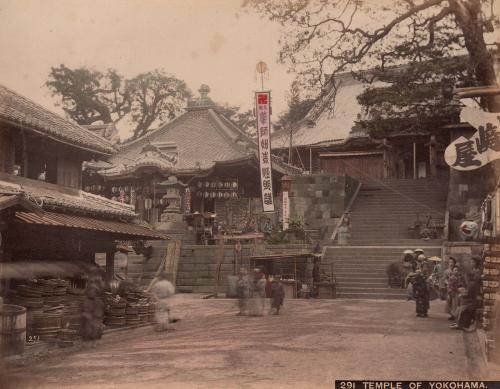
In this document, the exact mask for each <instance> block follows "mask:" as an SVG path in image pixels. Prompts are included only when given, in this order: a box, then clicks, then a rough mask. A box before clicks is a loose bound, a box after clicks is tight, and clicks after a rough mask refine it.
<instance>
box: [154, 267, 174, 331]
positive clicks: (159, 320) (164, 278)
mask: <svg viewBox="0 0 500 389" xmlns="http://www.w3.org/2000/svg"><path fill="white" fill-rule="evenodd" d="M151 291H152V293H153V296H154V297H155V299H156V300H157V301H158V303H157V305H156V312H155V319H156V331H166V330H168V329H170V328H171V327H170V322H169V319H170V318H169V316H170V307H169V303H168V300H169V298H170V297H171V296H173V295H174V293H175V287H174V285H172V283H171V282H170V281H169V280H168V274H167V273H166V272H162V273H161V274H160V275H159V277H158V281H156V282H155V284H154V285H153V287H152V289H151Z"/></svg>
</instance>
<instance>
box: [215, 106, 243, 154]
mask: <svg viewBox="0 0 500 389" xmlns="http://www.w3.org/2000/svg"><path fill="white" fill-rule="evenodd" d="M208 113H209V117H210V118H211V119H212V121H213V122H215V124H216V126H214V127H215V129H216V130H217V131H218V132H219V133H220V134H221V135H222V136H223V137H225V138H226V139H229V140H230V141H231V142H229V145H230V146H231V147H232V148H233V149H234V150H236V151H238V152H240V153H243V155H246V154H249V153H248V152H247V150H246V148H245V147H244V146H243V145H240V144H238V140H239V139H241V136H242V134H240V133H237V134H235V136H231V134H230V131H234V129H230V128H229V127H228V126H227V125H226V124H225V123H224V122H223V120H221V118H220V117H219V116H222V117H223V115H221V114H219V113H217V112H215V111H214V110H213V109H212V108H209V109H208ZM221 130H222V131H221Z"/></svg>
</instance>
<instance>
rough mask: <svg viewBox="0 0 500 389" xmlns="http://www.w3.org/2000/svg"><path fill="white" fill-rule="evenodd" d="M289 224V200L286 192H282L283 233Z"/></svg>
mask: <svg viewBox="0 0 500 389" xmlns="http://www.w3.org/2000/svg"><path fill="white" fill-rule="evenodd" d="M289 223H290V199H289V197H288V191H283V231H286V230H288V228H289Z"/></svg>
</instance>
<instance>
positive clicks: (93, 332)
mask: <svg viewBox="0 0 500 389" xmlns="http://www.w3.org/2000/svg"><path fill="white" fill-rule="evenodd" d="M103 289H104V280H103V276H102V272H101V271H100V269H98V268H93V269H91V270H90V272H89V275H88V279H87V286H86V288H85V300H84V301H83V310H82V337H83V339H84V340H97V339H101V336H102V329H103V324H102V321H103V318H104V302H103V300H102V293H103Z"/></svg>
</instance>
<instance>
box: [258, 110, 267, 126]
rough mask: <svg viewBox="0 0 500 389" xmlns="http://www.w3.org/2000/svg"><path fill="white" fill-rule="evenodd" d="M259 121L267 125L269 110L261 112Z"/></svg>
mask: <svg viewBox="0 0 500 389" xmlns="http://www.w3.org/2000/svg"><path fill="white" fill-rule="evenodd" d="M259 122H260V123H261V124H265V125H267V112H266V111H264V112H259Z"/></svg>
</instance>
